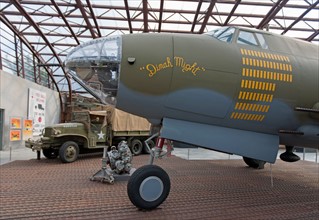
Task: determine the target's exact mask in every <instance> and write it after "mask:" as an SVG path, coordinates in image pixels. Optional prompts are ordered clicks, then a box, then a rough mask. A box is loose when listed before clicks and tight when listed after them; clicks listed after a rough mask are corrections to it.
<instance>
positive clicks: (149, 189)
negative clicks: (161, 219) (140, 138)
mask: <svg viewBox="0 0 319 220" xmlns="http://www.w3.org/2000/svg"><path fill="white" fill-rule="evenodd" d="M152 138H153V137H152ZM145 142H146V143H147V140H146V141H145ZM165 142H166V145H167V152H164V151H163V146H164V143H165ZM172 150H173V147H172V145H171V143H170V141H169V140H167V139H164V138H161V137H159V138H158V139H157V142H156V146H155V147H154V148H153V149H152V150H150V164H149V165H145V166H143V167H140V168H138V169H137V170H136V171H135V172H134V173H133V174H132V176H131V177H130V179H129V181H128V184H127V194H128V197H129V199H130V200H131V202H132V203H133V204H134V205H135V206H136V207H137V208H139V209H143V210H151V209H155V208H157V207H158V206H159V205H160V204H162V203H163V202H164V201H165V200H166V198H167V196H168V194H169V192H170V188H171V182H170V179H169V176H168V174H167V173H166V172H165V171H164V170H163V169H162V168H160V167H159V166H156V165H153V162H154V158H162V157H164V156H166V155H170V153H171V152H172Z"/></svg>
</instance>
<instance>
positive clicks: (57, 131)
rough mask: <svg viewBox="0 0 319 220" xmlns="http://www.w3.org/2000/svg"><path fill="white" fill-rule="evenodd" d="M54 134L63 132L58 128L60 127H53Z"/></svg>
mask: <svg viewBox="0 0 319 220" xmlns="http://www.w3.org/2000/svg"><path fill="white" fill-rule="evenodd" d="M53 134H54V135H58V134H61V131H60V130H58V129H53Z"/></svg>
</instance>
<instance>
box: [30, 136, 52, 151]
mask: <svg viewBox="0 0 319 220" xmlns="http://www.w3.org/2000/svg"><path fill="white" fill-rule="evenodd" d="M25 147H27V148H30V149H32V150H33V151H41V150H42V149H46V148H49V147H50V144H48V143H43V141H42V140H41V139H40V140H31V139H29V140H27V141H25Z"/></svg>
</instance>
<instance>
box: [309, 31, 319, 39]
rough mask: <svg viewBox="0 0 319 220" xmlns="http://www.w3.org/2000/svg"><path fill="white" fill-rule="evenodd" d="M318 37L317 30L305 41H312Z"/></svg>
mask: <svg viewBox="0 0 319 220" xmlns="http://www.w3.org/2000/svg"><path fill="white" fill-rule="evenodd" d="M318 35H319V30H316V31H315V32H314V33H313V34H312V35H310V36H309V37H308V38H307V39H306V41H312V40H313V39H315V37H317V36H318Z"/></svg>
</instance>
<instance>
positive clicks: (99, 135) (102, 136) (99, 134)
mask: <svg viewBox="0 0 319 220" xmlns="http://www.w3.org/2000/svg"><path fill="white" fill-rule="evenodd" d="M104 135H105V134H104V133H103V132H102V131H100V133H98V134H97V136H98V139H99V140H100V139H104Z"/></svg>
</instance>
